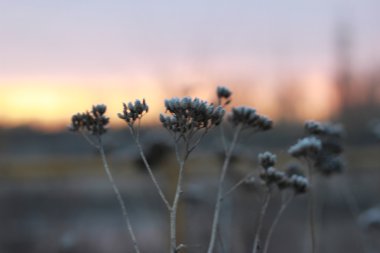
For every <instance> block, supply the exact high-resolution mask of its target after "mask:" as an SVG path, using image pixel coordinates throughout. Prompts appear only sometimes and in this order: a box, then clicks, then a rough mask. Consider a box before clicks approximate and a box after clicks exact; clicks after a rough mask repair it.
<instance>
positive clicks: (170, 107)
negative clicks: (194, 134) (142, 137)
mask: <svg viewBox="0 0 380 253" xmlns="http://www.w3.org/2000/svg"><path fill="white" fill-rule="evenodd" d="M165 107H166V111H167V112H169V113H170V115H168V116H165V115H164V114H160V121H161V123H162V125H163V126H164V127H165V128H166V129H168V130H170V131H173V132H175V133H180V134H185V133H187V132H190V131H192V130H199V129H203V128H205V129H209V128H212V127H213V126H217V125H219V124H220V123H221V122H222V119H223V116H224V113H225V111H224V109H223V108H222V107H221V106H216V107H215V106H214V105H213V104H209V103H208V102H206V101H203V100H200V99H199V98H194V99H191V98H190V97H184V98H182V99H179V98H172V99H167V100H165Z"/></svg>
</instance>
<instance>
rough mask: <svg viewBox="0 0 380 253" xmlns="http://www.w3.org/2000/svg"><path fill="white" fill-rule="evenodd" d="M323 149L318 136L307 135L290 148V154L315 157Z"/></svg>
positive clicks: (299, 156) (298, 156)
mask: <svg viewBox="0 0 380 253" xmlns="http://www.w3.org/2000/svg"><path fill="white" fill-rule="evenodd" d="M321 149H322V143H321V141H320V140H319V139H317V138H316V137H305V138H302V139H300V140H298V142H297V143H296V144H294V145H293V146H291V147H290V148H289V150H288V152H289V154H290V155H292V156H294V157H297V158H301V157H304V158H312V159H314V158H315V157H316V156H317V155H318V153H319V152H320V151H321Z"/></svg>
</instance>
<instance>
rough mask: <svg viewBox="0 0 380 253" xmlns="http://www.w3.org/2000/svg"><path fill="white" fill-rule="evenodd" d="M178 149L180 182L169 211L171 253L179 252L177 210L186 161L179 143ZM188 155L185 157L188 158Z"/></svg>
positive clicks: (176, 146)
mask: <svg viewBox="0 0 380 253" xmlns="http://www.w3.org/2000/svg"><path fill="white" fill-rule="evenodd" d="M175 149H176V156H177V160H178V162H179V172H178V180H177V187H176V191H175V195H174V200H173V205H172V206H171V207H170V209H169V213H170V214H169V215H170V252H171V253H176V252H177V227H176V226H177V209H178V203H179V199H180V196H181V193H182V181H183V171H184V167H185V159H181V157H180V154H179V150H178V143H176V145H175ZM187 156H188V154H186V155H185V157H187Z"/></svg>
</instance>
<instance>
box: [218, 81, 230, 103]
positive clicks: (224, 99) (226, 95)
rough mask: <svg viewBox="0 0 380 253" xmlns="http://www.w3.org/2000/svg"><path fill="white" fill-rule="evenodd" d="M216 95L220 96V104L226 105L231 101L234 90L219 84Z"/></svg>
mask: <svg viewBox="0 0 380 253" xmlns="http://www.w3.org/2000/svg"><path fill="white" fill-rule="evenodd" d="M216 95H217V97H218V103H219V105H221V106H226V105H228V104H229V103H231V95H232V92H231V91H230V90H229V89H228V88H226V87H224V86H218V88H217V89H216Z"/></svg>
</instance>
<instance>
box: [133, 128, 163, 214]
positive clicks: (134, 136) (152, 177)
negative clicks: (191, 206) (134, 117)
mask: <svg viewBox="0 0 380 253" xmlns="http://www.w3.org/2000/svg"><path fill="white" fill-rule="evenodd" d="M129 129H130V131H131V134H132V136H133V138H134V140H135V143H136V145H137V148H138V149H139V153H140V157H141V159H142V160H143V162H144V165H145V167H146V169H147V170H148V173H149V176H150V178H151V179H152V181H153V184H154V186H155V187H156V189H157V192H158V194H159V195H160V197H161V199H162V201H163V202H164V204H165V206H166V208H167V209H168V211H170V209H171V207H170V204H169V201H168V200H167V198H166V197H165V194H164V192H163V191H162V189H161V187H160V185H159V184H158V182H157V179H156V177H155V176H154V174H153V171H152V169H151V168H150V165H149V163H148V160H147V159H146V156H145V154H144V150H143V148H142V146H141V143H140V140H139V136H138V135H136V134H135V131H134V129H133V128H132V127H129Z"/></svg>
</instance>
